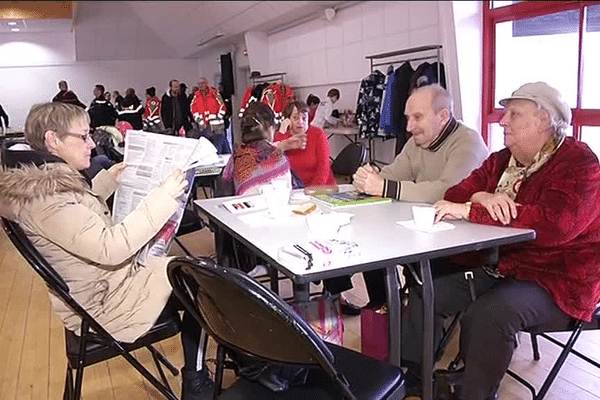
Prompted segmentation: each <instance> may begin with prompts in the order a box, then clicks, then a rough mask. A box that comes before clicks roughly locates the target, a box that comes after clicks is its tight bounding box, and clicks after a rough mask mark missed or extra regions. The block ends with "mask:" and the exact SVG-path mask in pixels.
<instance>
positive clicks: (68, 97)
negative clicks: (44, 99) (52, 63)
mask: <svg viewBox="0 0 600 400" xmlns="http://www.w3.org/2000/svg"><path fill="white" fill-rule="evenodd" d="M58 89H59V92H58V93H57V94H56V96H54V97H53V98H52V101H58V102H61V103H66V104H74V105H76V106H79V107H81V108H85V104H83V103H82V102H81V101H79V99H78V98H77V95H76V94H75V93H73V92H72V91H70V90H69V85H68V84H67V81H65V80H62V81H59V82H58Z"/></svg>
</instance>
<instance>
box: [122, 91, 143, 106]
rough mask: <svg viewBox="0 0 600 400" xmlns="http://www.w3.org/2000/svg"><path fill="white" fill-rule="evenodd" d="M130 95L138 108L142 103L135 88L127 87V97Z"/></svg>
mask: <svg viewBox="0 0 600 400" xmlns="http://www.w3.org/2000/svg"><path fill="white" fill-rule="evenodd" d="M128 96H129V98H130V99H132V100H133V105H134V107H135V108H138V106H139V105H141V104H142V101H141V100H140V98H139V97H138V96H137V94H135V89H134V88H127V90H125V98H127V97H128Z"/></svg>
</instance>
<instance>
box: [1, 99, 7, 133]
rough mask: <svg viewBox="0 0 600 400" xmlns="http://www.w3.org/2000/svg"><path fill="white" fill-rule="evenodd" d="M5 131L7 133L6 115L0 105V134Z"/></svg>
mask: <svg viewBox="0 0 600 400" xmlns="http://www.w3.org/2000/svg"><path fill="white" fill-rule="evenodd" d="M2 121H4V124H2ZM5 129H6V130H7V131H8V114H7V113H6V111H4V108H2V104H0V132H4V130H5Z"/></svg>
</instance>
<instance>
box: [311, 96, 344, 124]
mask: <svg viewBox="0 0 600 400" xmlns="http://www.w3.org/2000/svg"><path fill="white" fill-rule="evenodd" d="M339 99H340V91H339V90H337V89H335V88H333V89H329V91H328V92H327V97H326V98H325V100H323V101H321V102H320V103H319V105H318V106H317V111H316V112H315V118H314V119H313V121H312V125H314V126H316V127H318V128H321V129H323V128H325V126H326V124H329V125H335V124H337V122H338V119H337V118H335V117H334V116H333V115H332V114H333V105H334V104H335V103H336V102H337V101H338V100H339Z"/></svg>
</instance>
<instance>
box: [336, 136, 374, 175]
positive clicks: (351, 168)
mask: <svg viewBox="0 0 600 400" xmlns="http://www.w3.org/2000/svg"><path fill="white" fill-rule="evenodd" d="M366 160H367V148H366V146H365V145H364V144H362V143H349V144H348V145H347V146H346V147H344V148H343V149H342V151H341V152H340V154H338V155H337V157H336V158H335V160H333V163H332V164H331V169H332V170H333V173H334V174H336V175H337V176H341V177H343V178H344V179H345V180H349V182H350V183H352V175H354V173H355V172H356V170H357V169H358V167H360V166H361V165H362V164H363V163H364V162H365V161H366Z"/></svg>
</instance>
